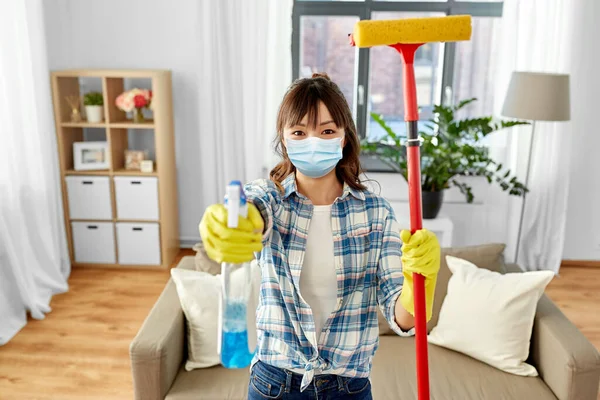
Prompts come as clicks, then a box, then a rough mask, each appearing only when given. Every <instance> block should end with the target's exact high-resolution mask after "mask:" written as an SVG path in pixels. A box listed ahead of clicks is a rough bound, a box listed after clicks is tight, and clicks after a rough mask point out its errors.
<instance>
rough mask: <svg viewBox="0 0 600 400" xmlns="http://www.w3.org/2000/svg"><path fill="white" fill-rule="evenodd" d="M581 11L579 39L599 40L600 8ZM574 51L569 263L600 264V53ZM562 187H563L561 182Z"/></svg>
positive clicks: (565, 256)
mask: <svg viewBox="0 0 600 400" xmlns="http://www.w3.org/2000/svg"><path fill="white" fill-rule="evenodd" d="M591 3H592V2H591V1H589V2H588V4H587V6H585V7H584V6H579V7H578V6H575V5H574V8H575V10H576V11H575V12H577V13H578V14H579V15H578V16H577V20H578V21H580V22H581V23H579V24H577V27H576V31H577V36H578V38H577V40H574V42H576V41H577V42H579V43H588V42H587V41H589V39H590V38H597V37H598V34H599V28H598V24H597V22H596V21H598V20H599V19H600V5H599V4H598V3H597V2H594V4H593V5H592V4H591ZM589 43H590V45H588V46H574V48H575V49H576V50H575V51H576V54H574V57H575V59H576V60H577V62H576V63H574V69H573V71H572V75H571V120H572V121H571V127H572V129H571V135H572V142H571V146H572V157H571V167H570V168H571V183H570V187H569V205H568V211H567V227H566V229H567V235H566V236H567V237H566V240H565V247H564V254H563V259H567V260H569V259H570V260H600V167H599V163H598V149H600V132H599V127H598V93H600V72H599V71H598V65H599V64H600V54H599V53H598V51H597V49H598V46H597V44H593V43H592V42H589ZM556 184H557V185H560V184H561V182H556Z"/></svg>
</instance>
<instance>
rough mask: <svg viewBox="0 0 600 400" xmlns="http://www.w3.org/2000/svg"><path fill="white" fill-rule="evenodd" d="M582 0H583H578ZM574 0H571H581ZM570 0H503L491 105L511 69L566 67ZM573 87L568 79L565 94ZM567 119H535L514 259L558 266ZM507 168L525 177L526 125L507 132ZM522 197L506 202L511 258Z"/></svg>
mask: <svg viewBox="0 0 600 400" xmlns="http://www.w3.org/2000/svg"><path fill="white" fill-rule="evenodd" d="M582 1H586V0H582ZM582 1H579V0H577V1H576V2H582ZM573 3H574V2H573V1H572V0H529V1H519V0H505V1H504V11H503V16H502V24H503V26H504V29H503V30H502V38H501V39H502V42H501V46H500V55H499V57H498V60H499V62H500V65H499V66H498V81H497V86H496V87H497V94H496V109H497V110H500V109H501V106H502V102H503V101H504V96H505V93H506V89H507V87H508V82H509V80H510V75H511V73H512V71H514V70H521V71H536V72H554V73H571V71H572V69H573V66H574V65H575V64H576V63H577V54H579V52H580V49H582V48H583V45H584V43H583V42H582V41H576V40H574V37H575V30H576V26H577V23H578V22H577V21H576V20H575V13H574V11H573V10H574V9H576V8H577V6H575V5H574V4H573ZM576 90H578V88H576V87H575V85H571V91H572V93H571V98H574V97H576V96H577V92H576ZM572 140H573V137H572V123H568V122H541V123H536V135H535V142H534V143H533V144H532V145H533V153H532V160H531V171H530V175H529V189H530V192H529V193H528V195H527V201H526V206H525V212H524V217H523V231H522V234H521V243H520V247H519V259H518V260H516V262H517V263H519V265H521V266H522V267H523V268H526V269H528V270H536V269H549V270H553V271H555V272H558V269H559V268H560V262H561V259H562V251H563V244H564V241H565V226H566V211H567V198H568V192H569V164H570V158H571V142H572ZM509 141H510V144H509V159H510V163H511V169H512V170H514V171H516V172H517V174H518V176H519V179H520V180H522V181H525V173H526V165H527V157H528V151H529V145H530V142H531V126H525V127H517V128H514V129H513V130H512V132H511V135H510V136H509ZM522 204H523V203H522V198H512V199H511V201H510V204H509V210H508V215H509V229H508V232H509V237H508V240H507V243H508V245H509V246H508V249H507V252H508V254H509V258H511V259H512V258H514V254H515V250H516V244H517V243H516V241H517V232H518V226H519V225H518V224H519V217H520V211H521V206H522Z"/></svg>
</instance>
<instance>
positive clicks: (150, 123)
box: [60, 119, 154, 129]
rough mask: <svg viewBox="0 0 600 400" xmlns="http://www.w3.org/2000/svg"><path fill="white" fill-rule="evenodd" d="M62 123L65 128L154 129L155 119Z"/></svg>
mask: <svg viewBox="0 0 600 400" xmlns="http://www.w3.org/2000/svg"><path fill="white" fill-rule="evenodd" d="M60 125H61V126H62V127H63V128H106V127H110V128H120V129H154V120H151V119H149V120H146V121H145V122H142V123H135V122H133V121H130V120H127V121H118V122H109V123H106V122H98V123H90V122H87V121H82V122H61V123H60Z"/></svg>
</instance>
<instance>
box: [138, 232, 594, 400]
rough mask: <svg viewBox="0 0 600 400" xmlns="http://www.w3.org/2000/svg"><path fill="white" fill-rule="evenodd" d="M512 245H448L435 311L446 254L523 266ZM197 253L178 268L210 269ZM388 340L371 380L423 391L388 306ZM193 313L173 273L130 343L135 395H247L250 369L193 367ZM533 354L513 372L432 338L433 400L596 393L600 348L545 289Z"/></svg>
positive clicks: (377, 390) (380, 390)
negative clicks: (189, 320) (508, 248)
mask: <svg viewBox="0 0 600 400" xmlns="http://www.w3.org/2000/svg"><path fill="white" fill-rule="evenodd" d="M503 250H504V246H503V245H500V244H490V245H482V246H473V247H465V248H449V249H443V250H442V255H443V257H442V265H441V269H440V273H439V277H438V283H437V287H436V295H435V303H434V315H433V318H432V319H431V321H430V322H429V323H428V329H429V330H431V329H432V328H433V327H434V326H435V325H436V323H437V319H438V314H439V311H440V308H441V304H442V302H443V300H444V297H445V295H446V291H447V286H448V280H449V278H450V276H451V273H450V270H449V269H448V266H447V265H446V262H445V257H444V256H445V255H453V256H455V257H459V258H463V259H466V260H468V261H470V262H472V263H474V264H476V265H477V266H479V267H480V268H487V269H490V270H493V271H498V272H501V273H506V272H520V271H521V270H520V268H519V267H518V266H517V265H512V264H505V263H504V259H503V256H502V253H503ZM197 259H198V257H196V262H195V259H194V257H192V256H189V257H184V258H183V259H182V261H181V262H180V264H179V265H178V267H177V268H187V269H206V268H208V267H206V268H204V267H203V266H202V265H200V266H198V265H197V264H198V263H197ZM379 323H380V324H379V325H380V345H379V349H378V350H377V353H376V354H375V357H374V360H373V370H372V375H371V383H372V387H373V397H374V398H375V399H376V400H404V399H406V400H413V399H416V398H417V388H416V379H415V348H414V338H412V337H409V338H405V337H399V336H397V335H394V334H393V332H392V331H391V329H390V328H389V326H388V324H387V322H386V321H385V320H384V319H383V317H382V315H381V314H380V321H379ZM186 342H187V339H186V320H185V316H184V314H183V312H182V309H181V306H180V302H179V298H178V295H177V291H176V288H175V284H174V283H173V282H172V281H171V280H170V281H169V282H168V283H167V285H166V287H165V289H164V291H163V292H162V294H161V295H160V297H159V299H158V300H157V302H156V304H155V305H154V307H153V308H152V310H151V311H150V313H149V315H148V317H147V318H146V320H145V322H144V323H143V325H142V327H141V328H140V330H139V332H138V334H137V335H136V337H135V338H134V340H133V342H132V343H131V345H130V358H131V369H132V374H133V386H134V393H135V398H136V399H139V400H154V399H168V400H192V399H194V400H198V399H210V400H226V399H245V398H246V396H247V389H248V378H249V371H248V369H239V370H234V369H231V370H230V369H225V368H223V367H220V366H217V367H211V368H205V369H196V370H193V371H190V372H187V371H186V370H185V369H184V363H185V360H186V358H187V348H186V347H187V343H186ZM528 362H529V363H530V364H532V365H533V366H535V367H536V369H537V370H538V372H539V376H537V377H523V376H516V375H512V374H509V373H506V372H503V371H500V370H498V369H495V368H493V367H491V366H489V365H487V364H484V363H482V362H480V361H477V360H475V359H473V358H470V357H468V356H466V355H463V354H460V353H457V352H454V351H452V350H448V349H444V348H441V347H437V346H435V345H432V344H430V345H429V368H430V386H431V389H430V391H431V399H433V400H452V399H457V400H483V399H493V400H503V399H506V400H509V399H510V400H513V399H528V400H533V399H535V400H546V399H548V400H550V399H559V400H596V399H597V396H598V385H599V379H600V355H599V354H598V351H597V350H596V349H595V348H594V346H593V345H592V344H591V343H590V342H589V341H588V340H587V339H586V338H585V337H584V336H583V334H582V333H581V332H580V331H579V330H578V329H577V328H576V327H575V326H574V325H573V324H572V323H571V322H570V321H569V320H568V319H567V318H566V317H565V316H564V315H563V314H562V312H561V311H560V310H559V309H558V307H557V306H556V305H555V304H554V303H553V302H552V301H551V300H550V299H549V298H548V297H546V296H545V295H544V296H542V298H541V299H540V300H539V303H538V307H537V312H536V316H535V321H534V327H533V332H532V336H531V347H530V355H529V360H528Z"/></svg>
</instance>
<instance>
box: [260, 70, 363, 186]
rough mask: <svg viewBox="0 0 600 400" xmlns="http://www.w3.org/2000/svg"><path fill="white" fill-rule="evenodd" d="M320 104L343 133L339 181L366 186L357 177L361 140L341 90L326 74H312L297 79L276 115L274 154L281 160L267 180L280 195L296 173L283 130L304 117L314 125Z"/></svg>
mask: <svg viewBox="0 0 600 400" xmlns="http://www.w3.org/2000/svg"><path fill="white" fill-rule="evenodd" d="M321 101H322V102H323V104H325V107H327V109H328V110H329V113H330V114H331V117H332V118H333V121H334V122H335V124H336V125H337V126H338V127H339V128H343V129H344V130H345V133H346V136H345V145H344V149H343V152H342V159H341V160H340V162H339V163H338V164H337V166H336V167H335V174H336V176H337V178H338V180H339V181H340V182H345V183H347V184H348V186H350V187H352V188H353V189H358V190H365V189H366V187H365V186H364V185H363V184H362V183H361V182H360V178H359V176H360V174H361V172H362V168H361V166H360V159H359V155H360V141H359V139H358V135H357V133H356V126H355V125H354V120H353V119H352V112H351V111H350V107H349V106H348V102H347V101H346V98H345V97H344V95H343V94H342V91H341V90H340V88H339V87H338V85H336V84H335V83H334V82H332V81H331V80H330V79H329V77H328V76H327V74H313V75H312V77H311V78H303V79H298V80H296V81H295V82H294V83H292V85H291V86H290V87H289V89H288V91H287V93H286V94H285V96H284V97H283V101H282V102H281V106H280V107H279V113H278V114H277V137H276V138H275V151H276V152H277V154H279V155H280V156H281V158H282V159H283V160H282V161H281V162H280V163H279V164H277V165H276V166H275V168H273V169H272V170H271V173H270V174H269V177H270V178H271V180H272V181H273V182H275V184H276V185H277V187H278V188H279V190H281V191H282V192H283V187H282V186H281V182H282V181H283V180H284V179H285V178H286V177H287V176H288V175H289V174H291V173H293V172H295V171H296V167H294V165H293V164H292V162H291V161H290V159H289V157H288V155H287V152H286V149H285V146H284V145H283V130H284V129H285V128H286V127H290V126H294V125H297V124H298V123H300V122H301V121H302V119H303V118H304V116H305V115H307V114H308V125H309V126H311V127H315V126H317V124H318V120H317V119H318V114H319V103H320V102H321Z"/></svg>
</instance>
